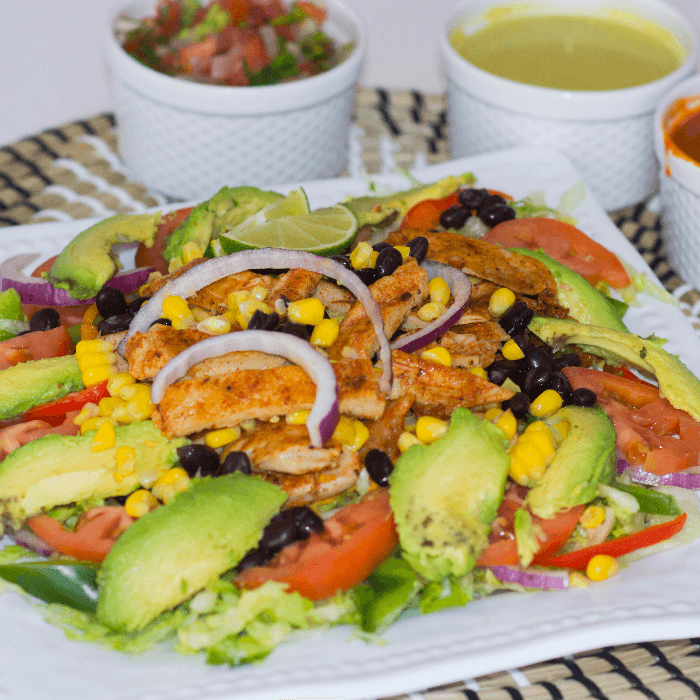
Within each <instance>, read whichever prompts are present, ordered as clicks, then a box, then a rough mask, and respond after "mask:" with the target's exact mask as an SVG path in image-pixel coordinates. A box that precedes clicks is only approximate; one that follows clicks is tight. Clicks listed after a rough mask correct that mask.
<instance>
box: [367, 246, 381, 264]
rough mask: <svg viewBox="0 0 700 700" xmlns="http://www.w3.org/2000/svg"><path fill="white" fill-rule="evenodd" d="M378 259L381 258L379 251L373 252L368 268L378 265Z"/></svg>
mask: <svg viewBox="0 0 700 700" xmlns="http://www.w3.org/2000/svg"><path fill="white" fill-rule="evenodd" d="M378 257H379V251H378V250H373V251H372V257H371V258H370V259H369V265H367V267H374V266H375V265H376V264H377V258H378Z"/></svg>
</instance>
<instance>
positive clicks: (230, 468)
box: [221, 452, 253, 474]
mask: <svg viewBox="0 0 700 700" xmlns="http://www.w3.org/2000/svg"><path fill="white" fill-rule="evenodd" d="M252 471H253V468H252V466H251V464H250V458H249V457H248V455H247V454H246V453H245V452H229V453H228V454H227V455H226V457H224V461H223V463H222V465H221V473H222V474H234V473H235V472H241V474H251V473H252Z"/></svg>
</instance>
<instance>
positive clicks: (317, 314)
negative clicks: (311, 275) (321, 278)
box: [287, 297, 325, 326]
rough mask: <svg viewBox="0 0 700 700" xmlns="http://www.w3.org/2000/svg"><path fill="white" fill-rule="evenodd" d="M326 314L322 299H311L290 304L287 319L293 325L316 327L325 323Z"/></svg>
mask: <svg viewBox="0 0 700 700" xmlns="http://www.w3.org/2000/svg"><path fill="white" fill-rule="evenodd" d="M324 312H325V308H324V307H323V302H321V300H320V299H315V298H314V297H310V298H308V299H300V300H299V301H292V302H290V304H289V306H288V307H287V318H288V319H289V320H290V321H292V323H302V324H305V325H310V326H315V325H316V324H317V323H321V321H323V314H324Z"/></svg>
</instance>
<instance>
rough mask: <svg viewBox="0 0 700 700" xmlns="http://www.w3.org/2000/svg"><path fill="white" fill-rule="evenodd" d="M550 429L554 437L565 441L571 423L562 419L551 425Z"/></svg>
mask: <svg viewBox="0 0 700 700" xmlns="http://www.w3.org/2000/svg"><path fill="white" fill-rule="evenodd" d="M549 429H550V430H551V431H552V435H554V439H555V440H556V441H557V442H564V440H566V437H567V435H568V434H569V432H570V431H571V424H570V423H569V421H565V420H560V421H557V422H556V423H553V424H552V425H550V426H549Z"/></svg>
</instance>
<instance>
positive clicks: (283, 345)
mask: <svg viewBox="0 0 700 700" xmlns="http://www.w3.org/2000/svg"><path fill="white" fill-rule="evenodd" d="M238 350H257V351H259V352H265V353H268V354H271V355H280V356H281V357H286V358H287V359H288V360H290V361H291V362H294V363H295V364H297V365H299V366H300V367H302V368H303V369H304V370H305V371H306V372H308V374H310V375H311V378H312V379H313V380H314V383H315V384H316V399H315V400H314V405H313V408H312V409H311V413H310V414H309V417H308V418H307V419H306V428H307V430H308V431H309V436H310V438H311V444H312V445H313V446H314V447H323V444H324V443H325V442H326V441H327V440H328V439H329V438H330V437H331V435H333V431H334V430H335V426H336V425H337V424H338V420H339V419H340V410H339V408H338V396H337V385H336V380H335V372H333V367H332V366H331V363H330V362H329V361H328V359H327V358H326V357H325V356H324V355H322V354H321V353H320V352H318V351H317V350H316V349H315V348H314V347H313V346H311V345H309V343H307V342H306V341H305V340H302V339H301V338H297V337H296V336H293V335H290V334H289V333H276V332H275V331H238V332H236V333H226V334H225V335H216V336H212V337H211V338H206V339H205V340H200V341H199V342H198V343H195V344H194V345H192V346H191V347H189V348H187V350H183V352H181V353H179V354H178V355H176V356H175V357H173V359H172V360H170V361H169V362H168V363H167V364H166V365H165V367H163V369H161V370H160V372H158V374H157V375H156V378H155V380H154V382H153V384H152V385H151V403H154V404H159V403H160V402H161V401H162V400H163V395H164V394H165V390H166V389H167V387H168V386H170V384H172V383H173V382H174V381H176V380H178V379H180V377H183V376H184V375H185V374H186V373H187V370H189V368H190V367H192V365H195V364H197V363H198V362H201V361H202V360H207V359H209V358H210V357H218V356H219V355H223V354H224V353H227V352H235V351H238Z"/></svg>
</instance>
